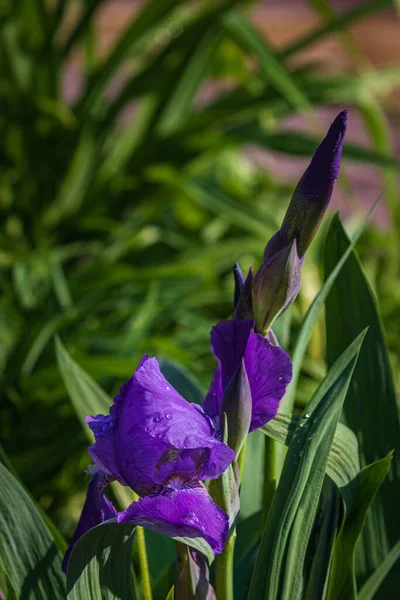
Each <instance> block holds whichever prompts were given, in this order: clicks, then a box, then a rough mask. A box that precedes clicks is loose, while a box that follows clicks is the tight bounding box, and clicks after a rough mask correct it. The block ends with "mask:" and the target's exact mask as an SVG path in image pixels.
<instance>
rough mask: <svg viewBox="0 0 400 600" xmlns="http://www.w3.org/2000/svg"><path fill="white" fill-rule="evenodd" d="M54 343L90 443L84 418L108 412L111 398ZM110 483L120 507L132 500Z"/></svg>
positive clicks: (67, 386) (63, 376) (89, 434)
mask: <svg viewBox="0 0 400 600" xmlns="http://www.w3.org/2000/svg"><path fill="white" fill-rule="evenodd" d="M55 344H56V354H57V362H58V368H59V369H60V373H61V377H62V379H63V381H64V384H65V387H66V388H67V391H68V395H69V398H70V400H71V402H72V405H73V407H74V409H75V412H76V414H77V416H78V418H79V421H80V422H81V425H82V427H83V430H84V432H85V433H86V436H87V437H88V440H89V442H90V443H91V444H92V443H93V442H94V435H93V432H92V431H91V430H90V428H89V427H88V426H87V425H86V423H85V418H86V417H87V416H88V415H98V414H108V412H109V409H110V406H111V404H112V400H111V398H110V397H109V396H108V395H107V394H106V393H105V392H104V391H103V390H102V389H101V387H100V386H99V385H97V383H96V382H95V381H93V379H92V378H91V377H89V375H88V374H87V373H86V372H85V371H84V370H83V369H82V368H81V367H80V366H79V365H78V364H77V363H76V362H75V361H74V360H73V359H72V358H71V356H70V355H69V354H68V352H67V350H66V349H65V347H64V345H63V344H62V342H61V340H60V339H59V338H56V341H55ZM111 485H112V488H113V491H114V494H115V495H116V497H117V499H118V502H119V503H120V505H121V507H123V508H126V507H127V506H129V504H131V502H132V500H133V496H132V494H131V493H130V492H129V490H128V489H127V488H126V487H125V486H122V485H120V484H119V483H118V482H116V481H115V482H113V483H112V484H111Z"/></svg>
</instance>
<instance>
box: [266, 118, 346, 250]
mask: <svg viewBox="0 0 400 600" xmlns="http://www.w3.org/2000/svg"><path fill="white" fill-rule="evenodd" d="M346 126H347V110H344V111H342V112H341V113H339V115H338V116H337V117H336V119H335V120H334V121H333V123H332V125H331V126H330V128H329V131H328V133H327V134H326V137H325V138H324V139H323V140H322V142H321V144H320V145H319V146H318V148H317V150H316V151H315V154H314V156H313V158H312V160H311V163H310V164H309V166H308V168H307V170H306V171H305V173H304V174H303V176H302V177H301V179H300V181H299V183H298V184H297V186H296V189H295V190H294V193H293V196H292V199H291V201H290V205H289V208H288V210H287V212H286V215H285V218H284V220H283V223H282V227H281V236H282V238H284V239H285V241H286V244H288V243H290V242H291V241H292V240H294V239H296V241H297V251H298V254H299V257H300V258H301V257H303V256H304V254H305V252H306V250H307V248H308V246H309V245H310V244H311V242H312V240H313V238H314V236H315V234H316V232H317V230H318V227H319V225H320V223H321V221H322V218H323V216H324V214H325V211H326V209H327V208H328V204H329V202H330V199H331V196H332V192H333V186H334V184H335V179H337V178H338V175H339V167H340V158H341V156H342V150H343V143H344V136H345V133H346ZM271 241H272V240H271ZM267 247H268V246H267Z"/></svg>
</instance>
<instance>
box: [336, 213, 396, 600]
mask: <svg viewBox="0 0 400 600" xmlns="http://www.w3.org/2000/svg"><path fill="white" fill-rule="evenodd" d="M349 244H350V241H349V238H348V236H347V235H346V233H345V231H344V229H343V226H342V225H341V223H340V221H339V219H338V218H334V219H333V221H332V223H331V227H330V230H329V233H328V237H327V245H326V253H325V269H326V275H325V276H326V278H328V279H329V278H330V277H331V274H332V272H333V269H334V268H335V265H336V264H337V261H338V258H339V257H340V256H341V255H342V254H343V252H344V251H345V250H347V249H348V247H349ZM328 279H327V280H328ZM325 314H326V334H327V360H328V364H329V365H331V364H332V363H333V361H334V360H335V359H336V357H337V356H338V355H339V354H340V352H341V351H342V350H343V348H345V347H346V345H347V344H348V342H349V340H350V339H351V338H352V336H354V335H356V334H357V333H359V332H360V331H362V330H363V329H364V328H365V327H369V330H368V334H367V337H366V340H365V344H364V345H363V348H362V350H361V352H360V357H359V361H358V363H357V367H356V369H355V372H354V377H353V380H352V382H351V385H350V388H349V393H348V398H347V402H346V405H345V408H344V419H345V422H346V424H347V425H348V426H349V427H350V428H351V429H352V430H353V431H354V433H355V434H356V435H357V438H358V442H359V446H360V458H361V465H362V466H364V465H366V464H369V463H371V462H374V461H375V460H376V458H377V456H382V455H386V454H387V453H388V452H390V451H391V450H392V449H393V448H394V449H395V450H396V452H395V455H394V459H393V461H392V464H391V468H390V475H389V477H388V478H387V479H386V481H385V482H384V483H383V485H382V487H381V488H380V490H379V492H378V494H377V497H376V500H375V502H374V504H373V506H372V507H371V510H370V511H369V514H368V517H367V525H366V527H365V528H364V530H363V534H362V537H361V541H360V543H359V544H358V546H357V561H358V562H357V577H359V576H361V577H366V576H368V575H370V574H371V573H372V572H373V571H374V570H375V569H376V568H377V567H378V566H379V565H380V564H381V562H382V561H383V560H384V558H385V556H386V554H387V552H388V551H389V549H390V548H391V547H392V546H393V545H394V544H395V543H396V542H397V540H398V539H399V538H400V521H399V519H398V501H397V498H398V497H399V496H400V439H399V433H398V432H399V417H398V409H397V404H396V394H395V387H394V383H393V376H392V369H391V365H390V360H389V355H388V350H387V347H386V342H385V335H384V331H383V326H382V322H381V318H380V315H379V312H378V308H377V305H376V300H375V297H374V294H373V292H372V290H371V288H370V285H369V283H368V281H367V279H366V277H365V275H364V272H363V270H362V267H361V264H360V262H359V259H358V257H357V255H356V253H355V252H354V251H352V253H351V256H350V258H349V259H348V261H347V262H346V264H345V265H344V266H343V268H342V270H341V272H340V274H339V276H338V277H337V279H336V281H335V283H334V285H333V288H332V290H331V293H330V295H329V297H328V300H327V302H326V313H325ZM389 579H390V578H389ZM388 582H389V580H387V582H385V586H384V589H385V592H383V593H386V597H387V596H388V595H389V596H390V593H394V594H397V584H396V583H395V582H394V581H392V586H393V587H392V588H391V592H389V590H390V588H387V587H386V585H389V583H388ZM383 597H385V596H383Z"/></svg>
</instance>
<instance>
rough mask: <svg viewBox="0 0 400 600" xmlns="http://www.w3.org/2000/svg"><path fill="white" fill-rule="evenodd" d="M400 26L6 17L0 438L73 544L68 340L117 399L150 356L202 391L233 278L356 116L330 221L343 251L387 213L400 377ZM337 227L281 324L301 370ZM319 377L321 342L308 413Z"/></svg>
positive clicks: (253, 258) (369, 243)
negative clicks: (64, 366) (62, 366)
mask: <svg viewBox="0 0 400 600" xmlns="http://www.w3.org/2000/svg"><path fill="white" fill-rule="evenodd" d="M399 15H400V3H399V2H398V1H396V0H379V1H377V0H368V1H366V0H358V1H352V0H341V1H333V0H309V1H306V0H304V1H301V0H281V1H279V0H275V1H273V0H269V1H267V0H265V1H263V2H251V1H240V0H236V1H235V0H225V1H215V0H209V1H206V0H203V1H201V0H198V1H191V2H188V1H187V0H186V1H180V0H152V1H148V2H134V1H133V0H110V1H106V0H104V1H102V0H85V1H83V0H81V1H77V0H76V1H73V0H71V1H68V0H59V1H56V0H53V1H50V0H48V1H46V0H8V1H7V0H3V1H2V2H1V3H0V19H1V29H0V57H1V59H0V107H1V110H0V140H1V142H0V211H1V224H0V227H1V229H0V289H1V295H0V390H1V405H0V440H1V445H2V447H3V450H4V451H5V452H6V454H7V456H8V458H9V459H10V460H11V462H12V464H13V466H14V467H15V469H16V470H17V472H18V474H19V476H20V477H21V478H22V480H23V481H24V482H25V484H26V485H27V486H28V488H29V490H30V491H31V492H32V493H33V495H34V496H35V497H36V499H37V500H38V501H39V502H40V504H41V505H42V506H43V508H44V509H45V510H46V511H47V512H48V514H49V515H50V516H51V518H52V519H53V520H54V521H55V522H56V524H57V525H58V526H59V527H60V528H61V530H62V531H63V532H64V534H65V535H67V536H68V535H70V534H71V531H72V529H73V527H74V524H75V520H76V518H77V516H78V515H79V511H80V508H81V506H82V502H83V494H84V493H85V492H84V490H85V486H86V479H85V475H84V470H85V468H86V467H87V466H88V464H89V460H88V455H87V439H86V435H85V433H84V432H83V430H82V428H81V425H80V423H79V421H78V419H77V417H76V414H75V411H74V409H73V407H72V405H71V404H70V401H69V399H68V396H67V393H66V390H65V388H64V385H63V383H62V380H61V377H60V374H59V370H58V367H57V361H56V356H55V350H54V338H55V336H56V335H59V336H60V338H61V339H62V341H63V343H64V344H65V346H66V348H67V349H68V351H69V352H70V353H71V355H72V356H73V357H74V359H75V360H76V361H77V362H78V363H79V364H80V365H81V366H82V367H83V368H84V369H85V370H86V371H87V372H88V373H89V374H90V375H91V376H92V377H93V378H94V379H95V380H96V381H97V382H98V383H99V384H100V385H101V386H102V387H103V388H104V389H105V390H106V391H107V392H108V393H109V394H111V395H113V394H115V393H116V391H117V390H118V388H119V386H120V385H121V383H122V382H123V381H124V380H126V379H127V378H128V377H129V376H130V375H131V374H132V372H133V370H134V368H135V366H136V364H137V362H138V360H139V359H140V357H141V355H142V354H143V353H144V352H147V353H148V354H150V355H156V356H157V357H158V358H160V359H163V360H164V366H165V369H167V370H168V369H169V370H170V372H171V373H172V375H171V376H172V377H173V372H174V367H176V366H179V367H180V368H183V369H184V371H185V373H186V374H187V382H188V384H190V381H191V379H192V380H193V381H196V382H198V383H199V384H200V386H201V387H202V388H203V389H204V390H206V388H207V384H208V381H209V378H210V375H211V373H212V370H213V368H214V360H213V358H212V356H211V354H210V351H209V338H208V333H209V330H210V329H211V327H212V325H213V324H214V323H216V322H217V321H218V320H221V319H226V318H228V317H229V315H230V313H231V310H232V295H233V282H232V276H231V269H232V265H233V264H234V262H235V261H237V260H238V261H239V262H240V264H241V265H242V268H243V270H247V269H248V267H249V266H250V265H251V264H252V265H253V266H254V267H255V268H257V267H258V266H259V264H260V261H261V256H262V252H263V249H264V246H265V244H266V242H267V241H268V239H269V237H270V236H271V235H272V234H273V233H274V232H275V231H276V230H277V229H278V228H279V225H280V220H281V218H282V216H283V214H284V212H285V209H286V207H287V205H288V202H289V200H290V197H291V193H292V191H293V189H294V186H295V184H296V180H297V179H298V178H299V176H300V175H301V173H302V172H303V170H304V169H305V167H306V166H307V164H308V162H309V160H310V157H311V155H312V153H313V151H314V150H315V148H316V146H317V144H318V143H319V141H320V140H321V138H322V137H323V135H324V133H325V131H326V129H327V127H328V126H329V124H330V122H331V120H332V119H333V118H334V117H335V115H336V114H337V113H338V112H339V111H340V110H342V109H343V108H348V109H349V127H348V133H347V143H346V146H345V152H344V156H343V161H342V169H341V176H340V180H339V181H338V183H337V185H336V190H335V194H334V199H333V202H332V207H331V212H332V211H335V210H337V209H338V208H340V211H341V215H342V217H343V218H345V222H346V226H347V228H348V230H349V232H350V233H351V232H353V231H354V229H355V228H356V227H357V226H358V224H359V223H360V221H361V220H362V219H363V218H365V215H366V214H367V213H368V211H369V210H370V209H371V207H372V205H373V204H374V203H375V202H376V201H377V200H378V198H380V202H379V204H378V207H377V209H376V211H375V213H374V216H373V219H372V223H371V226H370V228H369V230H368V232H367V233H366V234H364V235H363V237H362V239H361V241H360V243H359V244H358V246H357V248H358V251H359V253H360V256H361V258H362V261H363V265H364V267H365V269H366V272H367V274H368V278H369V281H370V283H371V285H372V287H373V289H374V290H375V292H376V294H377V297H378V299H379V302H380V305H381V310H382V315H383V320H384V325H385V327H386V331H387V335H388V341H389V347H390V351H391V355H392V359H393V364H394V367H396V366H398V357H399V350H400V314H399V312H400V311H399V306H400V283H399V275H400V273H399V234H400V204H399V200H400V192H399V165H400V161H399V154H400V20H399ZM327 223H328V220H327V221H326V223H325V224H324V227H323V228H322V230H321V232H320V234H319V235H318V237H317V239H316V240H315V242H314V244H313V246H312V247H311V249H310V250H309V252H308V259H307V261H306V264H305V267H304V270H303V271H304V273H303V283H302V292H301V294H300V296H299V298H298V300H297V301H296V303H295V305H294V306H293V308H292V309H291V311H290V312H289V313H288V314H287V316H286V317H285V318H284V319H281V321H280V322H279V324H278V334H279V336H280V342H281V344H282V345H283V346H284V347H285V348H287V349H288V350H289V351H290V348H291V344H292V343H293V339H294V336H295V334H296V329H297V328H298V324H299V322H300V320H301V317H302V315H304V312H305V310H306V309H307V307H308V305H309V304H310V302H311V300H312V298H313V297H314V296H315V294H316V292H317V291H318V289H319V287H320V285H321V282H322V278H323V269H322V264H323V240H324V233H325V231H326V226H327ZM325 370H326V366H325V343H324V327H323V323H321V326H320V327H317V328H316V330H315V332H314V335H313V337H312V339H311V342H310V345H309V349H308V354H307V358H306V360H305V362H304V365H303V370H302V377H301V381H300V385H299V391H298V397H297V405H298V406H299V407H301V406H302V405H304V403H305V402H306V401H308V399H309V398H310V396H311V394H312V392H313V390H314V389H315V387H316V386H317V385H318V382H319V381H320V380H321V378H322V377H323V376H324V373H325ZM395 372H397V371H395Z"/></svg>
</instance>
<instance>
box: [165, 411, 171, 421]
mask: <svg viewBox="0 0 400 600" xmlns="http://www.w3.org/2000/svg"><path fill="white" fill-rule="evenodd" d="M165 418H166V419H167V421H170V420H171V419H172V415H171V413H166V415H165Z"/></svg>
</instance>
